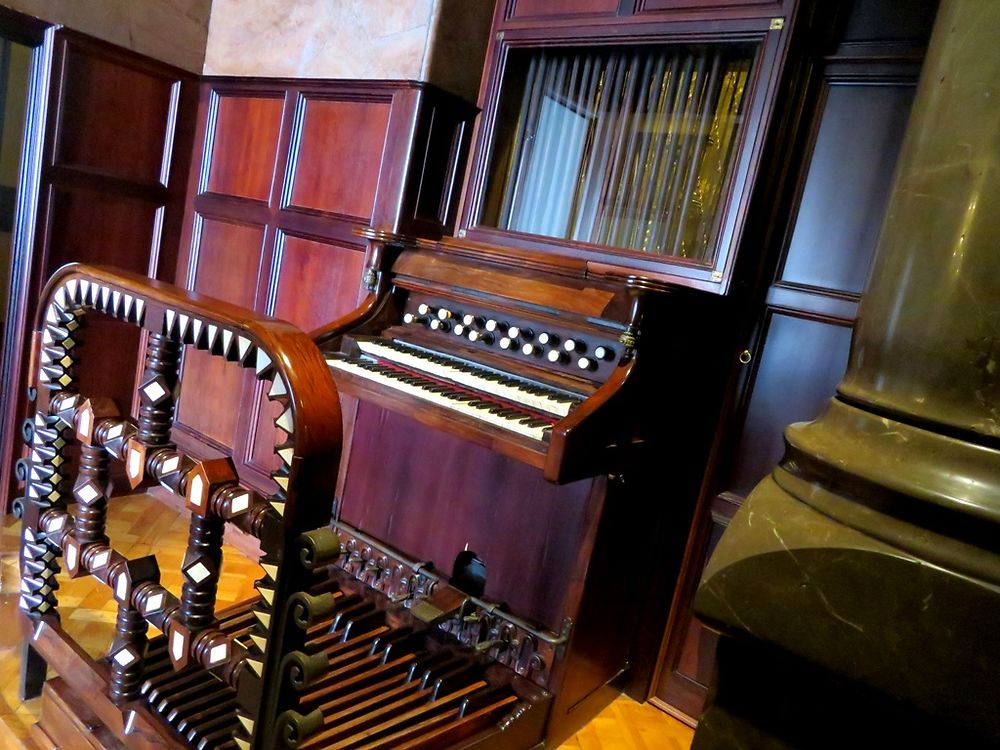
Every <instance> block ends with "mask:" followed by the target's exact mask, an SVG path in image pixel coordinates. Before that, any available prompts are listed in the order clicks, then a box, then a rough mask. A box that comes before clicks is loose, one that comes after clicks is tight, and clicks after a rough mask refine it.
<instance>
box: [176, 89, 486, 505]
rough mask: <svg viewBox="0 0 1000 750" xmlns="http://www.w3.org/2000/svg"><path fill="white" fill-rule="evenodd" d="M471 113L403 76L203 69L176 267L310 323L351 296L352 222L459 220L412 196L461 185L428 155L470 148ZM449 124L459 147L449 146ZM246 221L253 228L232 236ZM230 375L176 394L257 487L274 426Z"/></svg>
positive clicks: (198, 428)
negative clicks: (224, 381)
mask: <svg viewBox="0 0 1000 750" xmlns="http://www.w3.org/2000/svg"><path fill="white" fill-rule="evenodd" d="M429 113H431V114H432V115H433V117H432V118H431V119H433V122H434V124H433V127H430V126H428V124H427V122H426V120H427V119H428V117H429ZM471 117H472V110H471V108H469V107H467V106H466V105H463V104H462V103H461V102H458V101H457V100H455V99H454V98H453V97H450V96H448V95H445V94H443V93H442V92H438V91H436V90H433V89H431V88H429V87H424V86H422V85H419V84H413V83H409V82H355V81H305V80H292V79H278V80H273V79H207V80H206V81H205V82H204V83H203V84H202V97H201V103H200V111H199V119H198V126H197V127H198V132H199V133H203V134H205V137H206V139H207V143H208V144H209V145H208V148H207V150H206V151H205V152H204V153H200V152H199V153H197V154H195V162H196V165H195V166H196V167H197V169H196V170H195V171H194V172H193V173H192V177H191V180H190V182H189V189H188V205H187V213H186V216H185V232H184V236H183V238H182V241H181V253H180V259H179V264H178V268H177V273H178V278H181V279H187V280H188V283H189V286H190V287H191V288H194V289H200V288H201V286H200V284H201V279H202V278H203V276H205V275H206V274H207V275H210V276H211V277H212V278H214V279H218V280H219V282H217V283H223V284H226V285H227V286H226V289H225V290H224V291H223V290H217V291H216V292H215V294H216V296H220V297H222V298H223V299H231V300H239V302H240V303H241V304H244V305H246V306H248V307H250V308H252V309H255V310H258V311H260V312H262V313H265V314H272V315H277V316H279V317H282V318H285V319H287V320H290V321H292V322H295V323H297V324H299V325H300V326H302V327H305V328H307V329H308V328H311V327H316V326H319V325H320V324H322V323H326V322H328V321H330V320H331V319H333V318H335V317H337V316H339V315H341V314H343V313H344V312H347V311H348V310H351V309H353V308H354V306H355V302H356V300H357V298H358V294H359V292H360V290H361V274H362V267H363V263H364V254H365V244H364V243H363V242H362V241H361V240H360V239H359V238H358V237H357V235H356V231H357V230H359V229H361V228H363V227H365V226H368V225H369V224H370V223H374V224H375V225H376V226H379V227H382V228H386V229H399V228H405V227H415V226H417V225H419V226H420V227H421V229H422V230H426V231H432V233H433V232H436V233H437V234H440V233H441V232H442V230H443V227H444V224H443V223H442V222H447V221H452V220H453V216H452V218H448V216H443V217H442V218H441V220H440V221H437V219H435V220H434V221H431V222H428V220H427V218H426V217H425V216H423V215H422V214H421V211H420V209H419V208H418V203H420V202H421V200H422V201H423V203H426V201H427V198H426V196H427V195H453V194H456V190H454V189H453V186H452V183H453V182H454V181H455V180H456V179H460V176H461V175H460V174H459V173H458V171H457V170H455V169H453V170H452V171H450V172H449V171H447V170H444V171H442V170H439V169H425V168H424V165H425V163H427V161H428V160H429V161H431V162H434V163H435V164H439V163H440V164H447V163H450V162H451V161H454V160H455V159H459V158H460V157H461V156H462V154H464V151H465V148H464V144H465V140H467V138H468V135H467V132H466V128H465V123H466V122H467V121H468V120H469V119H470V118H471ZM453 133H457V134H458V136H457V137H458V141H457V144H458V146H460V148H458V150H457V151H456V153H455V154H454V155H450V152H449V151H448V149H450V148H452V146H453V138H452V137H451V135H452V134H453ZM444 135H447V137H445V138H442V136H444ZM463 139H465V140H463ZM441 150H444V152H443V153H439V151H441ZM411 152H419V153H420V158H418V159H416V160H413V159H411V156H412V153H411ZM200 174H207V175H208V177H207V178H206V179H205V180H202V179H201V177H200V176H199V175H200ZM445 183H447V184H445ZM421 195H423V196H424V198H423V199H421ZM449 205H450V204H449ZM436 210H437V209H436V207H435V211H436ZM449 210H451V209H449ZM446 213H448V212H447V211H446ZM453 213H454V212H453V211H451V214H453ZM435 221H436V222H437V223H436V224H435ZM222 226H225V227H226V228H225V229H220V227H222ZM435 226H436V229H435ZM251 227H252V228H254V230H255V231H258V232H260V237H259V238H257V237H254V238H252V239H251V238H250V237H249V236H242V237H237V235H247V234H248V233H249V232H250V231H251V230H250V229H249V228H251ZM230 240H233V242H230ZM244 240H245V241H244ZM251 266H252V268H251ZM227 268H228V269H229V270H228V271H227V272H226V273H224V274H221V275H220V274H217V273H214V271H212V270H208V269H215V270H219V271H221V270H223V269H227ZM195 367H199V368H202V369H204V367H205V365H203V364H196V365H195ZM216 374H217V373H214V372H211V373H209V372H206V373H205V375H206V376H207V377H214V376H215V375H216ZM230 385H231V386H232V390H230V391H229V392H230V393H231V394H233V395H232V396H231V399H230V401H227V402H223V401H216V402H215V403H204V402H202V401H200V400H199V396H197V395H195V396H182V398H181V407H180V415H181V418H180V420H179V421H178V423H177V425H178V434H179V438H178V439H179V440H181V441H182V443H183V444H184V445H185V447H189V448H195V447H198V448H199V449H202V450H204V449H211V450H214V451H221V452H224V453H227V454H230V455H232V456H233V457H234V459H235V460H236V462H237V464H238V466H239V467H240V468H241V470H244V471H245V474H246V477H247V480H248V481H249V482H250V483H251V484H254V485H255V486H258V487H263V486H264V485H265V484H266V482H267V481H268V477H267V472H266V467H267V466H268V463H269V460H270V459H269V457H268V447H267V443H268V442H269V440H270V435H271V434H272V432H273V431H272V430H271V428H270V426H269V425H267V424H266V422H265V420H264V419H263V417H262V416H261V410H259V409H255V408H252V409H237V408H236V405H235V403H236V401H239V402H241V403H250V404H254V403H256V402H257V400H258V399H259V394H258V393H257V392H256V391H255V390H254V388H255V386H254V384H253V383H251V382H250V381H249V380H244V381H243V382H242V383H241V384H240V387H239V388H236V384H235V383H231V384H230Z"/></svg>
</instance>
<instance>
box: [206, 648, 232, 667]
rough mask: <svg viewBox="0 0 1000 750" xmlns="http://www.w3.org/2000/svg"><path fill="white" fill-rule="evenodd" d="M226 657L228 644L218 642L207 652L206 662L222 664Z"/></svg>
mask: <svg viewBox="0 0 1000 750" xmlns="http://www.w3.org/2000/svg"><path fill="white" fill-rule="evenodd" d="M227 659H229V644H227V643H220V644H219V645H218V646H213V647H212V649H211V650H210V651H209V652H208V663H209V665H211V666H215V665H216V664H222V663H223V662H224V661H226V660H227Z"/></svg>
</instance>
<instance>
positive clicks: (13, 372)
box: [0, 29, 197, 508]
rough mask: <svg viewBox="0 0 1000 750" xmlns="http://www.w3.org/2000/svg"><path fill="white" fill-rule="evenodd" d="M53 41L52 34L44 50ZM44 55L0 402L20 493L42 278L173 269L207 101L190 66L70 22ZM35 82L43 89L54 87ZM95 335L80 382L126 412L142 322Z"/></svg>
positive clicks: (6, 466) (3, 448)
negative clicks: (201, 106)
mask: <svg viewBox="0 0 1000 750" xmlns="http://www.w3.org/2000/svg"><path fill="white" fill-rule="evenodd" d="M50 33H51V32H50ZM47 50H48V47H47V46H46V45H43V46H41V47H40V48H39V51H38V52H36V55H44V53H45V51H47ZM40 65H41V67H42V68H43V69H45V70H46V71H47V72H48V73H49V75H50V79H49V88H48V100H47V103H46V105H45V106H44V107H40V108H39V110H38V113H40V112H41V110H42V109H44V110H45V111H46V113H47V114H46V117H45V132H44V142H43V145H42V154H41V160H40V161H41V164H40V166H39V174H38V175H37V179H38V184H39V190H38V206H37V212H36V215H37V220H36V222H35V229H34V248H33V249H32V248H30V247H27V246H25V247H26V249H25V250H23V251H22V252H21V256H22V257H19V258H18V259H17V260H16V263H15V269H16V272H15V278H14V279H13V285H14V288H15V289H16V290H17V292H18V295H19V296H18V298H17V302H16V303H15V306H14V307H15V312H16V314H15V316H14V319H13V320H14V321H15V325H13V326H11V330H12V331H13V332H14V333H16V334H17V338H12V339H11V340H9V341H8V342H7V347H6V349H7V351H8V353H9V358H8V361H7V363H6V364H7V365H8V367H7V368H5V369H4V372H5V373H6V374H7V375H8V376H9V377H8V380H7V383H6V384H5V394H4V396H5V399H6V400H5V402H4V403H2V404H0V406H2V408H3V410H2V414H3V417H2V418H3V424H2V426H0V443H2V445H0V474H2V481H0V487H2V488H3V490H4V491H5V493H6V492H7V491H9V492H10V493H11V494H10V496H9V497H6V498H5V499H7V500H9V499H10V498H12V497H14V496H16V494H14V489H15V487H16V483H15V482H14V478H13V476H12V474H11V469H12V467H13V462H14V459H15V458H16V457H17V456H18V455H19V454H20V450H21V445H20V430H19V424H18V419H19V418H20V417H22V416H23V415H24V414H25V413H26V404H25V400H24V399H25V393H26V389H27V385H26V384H27V379H26V371H27V360H28V346H29V343H30V342H29V340H30V334H29V335H25V331H28V330H30V329H31V327H32V321H33V316H34V312H35V311H34V305H35V302H36V300H37V299H38V295H39V293H40V290H41V287H42V285H43V284H44V282H45V280H46V279H48V277H49V276H50V275H51V274H52V273H53V272H54V271H55V270H56V269H57V268H59V267H60V266H61V265H63V264H65V263H69V262H73V261H80V262H87V263H99V264H107V265H114V266H116V267H118V268H123V269H126V270H129V271H134V272H137V273H140V274H144V275H149V276H151V277H153V278H158V279H162V280H165V281H173V280H174V269H175V267H176V263H177V247H178V244H179V238H180V234H181V224H182V218H183V211H184V192H185V188H186V184H187V179H188V168H189V164H190V157H191V150H192V146H193V134H194V117H195V114H196V105H197V83H196V79H195V76H193V75H192V74H190V73H187V72H185V71H182V70H179V69H176V68H173V67H171V66H169V65H165V64H163V63H160V62H158V61H156V60H152V59H150V58H147V57H143V56H141V55H137V54H135V53H133V52H129V51H128V50H124V49H121V48H119V47H115V46H113V45H110V44H106V43H104V42H100V41H98V40H96V39H93V38H91V37H88V36H86V35H84V34H79V33H76V32H73V31H70V30H68V29H59V30H57V31H55V32H54V36H53V40H52V48H51V59H50V60H44V59H43V60H42V61H41V62H40ZM35 85H36V89H35V90H36V91H37V92H38V94H41V93H42V92H43V90H44V87H42V86H40V85H39V84H38V82H37V81H36V83H35ZM36 116H37V114H36ZM35 123H37V121H34V120H33V121H32V123H31V124H32V125H34V124H35ZM29 135H30V133H29ZM22 179H30V177H29V176H26V177H24V178H22ZM26 184H27V183H22V190H23V189H24V186H25V185H26ZM24 197H25V198H26V199H27V200H29V201H30V200H31V199H32V196H30V195H26V196H24ZM28 227H30V224H28V225H26V231H30V230H29V229H27V228H28ZM86 335H87V336H88V337H89V338H90V339H91V340H93V339H100V340H101V342H102V349H101V350H102V357H101V358H100V360H99V361H95V362H91V363H88V367H86V368H85V373H86V375H85V379H84V381H83V383H82V385H81V387H82V388H83V389H84V390H85V391H87V392H98V393H104V394H106V395H108V396H110V397H113V398H115V399H116V400H117V401H118V403H119V406H120V408H121V409H122V410H123V411H124V412H128V411H129V409H130V408H131V407H132V406H133V397H134V394H135V388H134V383H135V374H136V370H137V367H138V364H137V363H138V354H139V348H140V343H141V342H140V340H139V335H138V333H136V332H135V331H133V330H130V331H122V330H120V327H118V326H110V325H107V324H106V322H104V321H101V320H99V319H95V320H94V321H92V323H91V325H90V327H89V329H88V331H87V334H86ZM4 507H5V508H6V507H8V506H7V505H6V504H5V506H4Z"/></svg>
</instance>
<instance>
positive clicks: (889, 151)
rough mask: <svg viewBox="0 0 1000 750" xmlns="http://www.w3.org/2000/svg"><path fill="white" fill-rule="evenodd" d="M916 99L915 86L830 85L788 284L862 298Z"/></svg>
mask: <svg viewBox="0 0 1000 750" xmlns="http://www.w3.org/2000/svg"><path fill="white" fill-rule="evenodd" d="M912 99H913V86H912V85H910V84H901V83H880V84H879V83H873V82H864V83H851V82H849V81H837V80H830V81H827V82H826V85H825V86H824V91H823V102H822V104H821V107H822V124H821V125H820V128H819V132H818V134H817V137H816V143H815V146H814V148H813V152H812V159H811V167H810V171H809V177H808V179H807V180H806V183H805V187H804V190H803V193H802V197H801V199H800V201H799V207H798V218H797V220H796V223H795V231H794V232H793V233H792V238H791V245H790V246H789V249H788V253H787V256H786V259H785V266H784V269H783V271H782V274H781V281H782V282H783V283H784V284H785V285H790V284H794V285H798V286H806V287H813V288H822V289H839V290H842V291H845V292H851V293H854V294H861V292H862V290H863V289H864V285H865V279H866V278H867V276H868V267H869V265H870V262H871V254H872V252H873V251H874V249H875V241H876V239H877V237H878V232H879V229H880V227H881V225H882V217H883V215H884V214H885V206H886V201H887V199H888V197H889V186H890V185H891V183H892V174H893V167H894V165H895V164H896V157H897V156H898V154H899V147H900V140H899V134H900V133H901V132H903V129H904V128H905V126H906V120H907V118H908V116H909V112H910V104H911V103H912ZM845 186H850V189H846V190H845V189H844V188H845ZM832 217H836V220H835V221H834V220H833V219H832Z"/></svg>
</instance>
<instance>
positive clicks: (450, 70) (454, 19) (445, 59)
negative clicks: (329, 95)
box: [204, 0, 493, 101]
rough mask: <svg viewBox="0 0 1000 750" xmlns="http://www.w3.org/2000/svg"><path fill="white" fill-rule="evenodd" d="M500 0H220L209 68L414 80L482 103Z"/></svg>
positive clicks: (210, 40)
mask: <svg viewBox="0 0 1000 750" xmlns="http://www.w3.org/2000/svg"><path fill="white" fill-rule="evenodd" d="M492 13H493V0H335V1H332V0H296V1H295V2H289V1H288V0H215V2H214V3H213V5H212V17H211V23H210V24H209V34H208V48H207V50H206V53H205V68H204V72H205V73H206V74H209V75H233V76H268V77H281V76H288V77H294V78H354V79H412V80H424V81H430V82H431V83H436V84H438V85H440V86H442V88H445V89H447V90H450V91H453V92H454V93H458V94H460V95H462V96H464V97H465V98H466V99H469V100H471V101H475V99H476V92H477V91H478V89H479V78H480V73H481V71H482V63H483V58H484V55H485V50H486V37H487V34H488V31H489V22H490V18H491V16H492Z"/></svg>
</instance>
